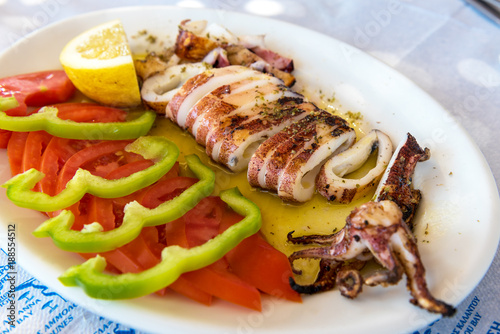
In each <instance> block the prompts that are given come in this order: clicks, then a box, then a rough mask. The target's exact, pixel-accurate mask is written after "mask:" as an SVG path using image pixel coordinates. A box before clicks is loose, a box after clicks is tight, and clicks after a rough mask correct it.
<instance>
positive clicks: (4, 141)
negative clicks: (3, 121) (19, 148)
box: [0, 129, 12, 148]
mask: <svg viewBox="0 0 500 334" xmlns="http://www.w3.org/2000/svg"><path fill="white" fill-rule="evenodd" d="M11 135H12V131H7V130H2V129H0V148H7V145H8V144H9V140H10V136H11Z"/></svg>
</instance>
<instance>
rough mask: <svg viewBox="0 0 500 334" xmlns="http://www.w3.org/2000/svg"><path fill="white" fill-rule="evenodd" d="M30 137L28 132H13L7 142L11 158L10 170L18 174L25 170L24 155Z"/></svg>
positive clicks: (13, 173) (8, 154) (8, 153)
mask: <svg viewBox="0 0 500 334" xmlns="http://www.w3.org/2000/svg"><path fill="white" fill-rule="evenodd" d="M27 139H28V133H27V132H12V135H11V137H10V139H9V143H8V144H7V156H8V158H9V165H10V172H11V173H12V175H16V174H19V173H22V172H23V156H24V149H25V147H26V140H27Z"/></svg>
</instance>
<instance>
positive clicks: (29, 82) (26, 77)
mask: <svg viewBox="0 0 500 334" xmlns="http://www.w3.org/2000/svg"><path fill="white" fill-rule="evenodd" d="M75 91H76V88H75V86H74V85H73V84H72V83H71V81H70V80H69V78H68V76H67V75H66V73H65V72H64V71H62V70H53V71H43V72H35V73H28V74H21V75H16V76H12V77H7V78H3V79H0V96H3V97H8V96H14V97H15V98H16V99H17V101H18V102H19V106H18V107H17V108H14V109H10V110H8V111H6V113H7V114H8V115H10V116H25V115H27V113H28V111H27V107H28V106H31V107H41V106H45V105H48V104H53V103H61V102H65V101H67V100H68V99H70V98H71V97H72V96H73V95H74V93H75Z"/></svg>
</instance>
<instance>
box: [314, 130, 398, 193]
mask: <svg viewBox="0 0 500 334" xmlns="http://www.w3.org/2000/svg"><path fill="white" fill-rule="evenodd" d="M375 150H378V152H377V162H376V164H375V167H373V168H372V169H371V170H370V171H369V172H368V173H367V174H366V175H364V176H363V177H361V178H359V179H354V178H345V177H344V176H345V175H347V174H349V173H351V172H353V171H355V170H357V169H359V168H360V167H361V166H362V165H363V164H364V163H365V162H366V160H367V159H368V158H369V156H370V154H371V153H372V152H373V151H375ZM391 157H392V142H391V140H390V139H389V137H388V136H387V135H386V134H384V133H383V132H382V131H380V130H372V131H371V132H370V133H368V134H367V135H366V136H364V137H363V138H361V139H360V140H359V141H358V142H357V143H356V144H355V145H353V146H352V147H351V148H349V149H348V150H345V151H344V152H342V153H340V154H337V155H335V156H334V157H333V158H331V159H330V160H328V161H327V162H326V163H325V164H324V165H323V167H322V168H321V171H320V173H319V175H318V180H317V182H316V186H317V188H318V192H319V193H320V194H321V195H323V196H325V197H326V198H327V199H329V200H330V201H334V200H336V201H338V202H340V203H350V202H351V201H353V200H354V199H357V198H359V197H361V196H362V195H364V194H366V192H367V191H368V190H369V189H371V188H372V187H373V186H374V185H376V184H377V183H378V181H379V180H380V177H381V176H382V174H383V173H384V171H385V170H386V168H387V166H388V165H389V161H390V159H391Z"/></svg>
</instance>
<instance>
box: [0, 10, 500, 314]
mask: <svg viewBox="0 0 500 334" xmlns="http://www.w3.org/2000/svg"><path fill="white" fill-rule="evenodd" d="M152 8H161V9H173V10H176V11H177V10H180V11H199V12H207V11H208V12H222V13H225V14H226V15H237V16H245V17H247V18H248V19H255V18H258V19H261V20H264V21H268V22H274V23H275V24H286V25H290V26H295V27H296V28H298V29H302V30H306V31H308V32H312V33H314V34H319V35H322V36H324V37H325V38H328V39H332V40H335V41H336V42H337V43H342V44H345V45H348V44H347V43H345V42H342V41H340V40H338V39H336V38H334V37H331V36H328V35H326V34H323V33H321V32H318V31H314V30H310V29H307V28H304V27H302V26H299V25H296V24H294V23H290V22H286V21H281V20H277V19H272V18H268V17H260V16H255V15H251V14H247V13H241V12H235V11H229V10H225V9H213V8H202V9H199V8H196V9H192V8H181V7H175V6H164V5H152V6H124V7H118V8H107V9H101V10H97V11H91V12H86V13H83V14H79V15H75V16H72V17H68V18H65V19H62V20H59V21H56V22H54V23H52V24H49V25H47V26H45V27H43V28H41V29H38V30H35V31H33V32H31V33H30V34H28V35H26V36H25V37H23V38H22V39H21V40H19V41H17V42H15V43H13V44H12V45H11V46H10V47H7V49H5V50H3V51H2V53H1V54H0V59H2V58H4V57H6V55H8V53H9V50H11V49H13V48H15V47H17V46H18V45H20V44H22V43H23V42H24V41H25V39H28V38H32V37H33V36H36V35H38V34H41V33H42V34H43V33H44V31H46V30H49V29H53V28H54V27H56V26H58V25H64V24H70V23H71V21H72V20H75V19H83V18H85V17H95V16H99V15H104V14H105V13H115V12H128V11H132V10H144V9H152ZM349 47H352V48H353V49H356V50H359V49H357V48H355V47H354V46H351V45H349ZM359 52H361V53H362V54H363V55H364V56H368V57H369V58H371V59H372V61H375V62H377V63H379V65H381V66H383V67H385V70H388V71H390V72H391V74H392V75H394V76H396V77H398V78H397V79H398V80H405V81H407V83H408V84H410V85H412V86H413V87H415V88H416V89H417V91H418V92H419V93H421V94H422V95H423V96H425V97H426V98H427V99H428V100H429V101H431V102H432V103H434V104H435V105H436V106H437V107H439V108H440V109H441V110H442V111H444V112H445V113H446V114H448V115H451V114H450V113H449V111H447V110H446V109H445V108H444V107H443V106H442V105H441V104H440V103H439V102H438V101H436V100H435V99H434V98H433V97H432V96H431V95H430V94H428V93H427V92H426V91H424V90H423V89H422V88H420V87H419V86H418V85H417V84H416V83H415V82H413V81H412V80H411V79H409V78H408V77H406V76H405V75H403V74H402V73H400V72H398V71H397V70H395V69H394V68H392V67H390V66H389V65H387V64H385V63H384V62H382V61H381V60H379V59H377V58H376V57H374V56H372V55H370V54H368V53H366V52H363V51H361V50H359ZM456 125H457V127H458V131H459V132H460V133H461V134H462V135H463V136H465V137H466V139H467V141H468V142H469V143H470V144H471V145H472V146H473V148H474V149H475V152H476V153H479V154H480V156H481V157H482V162H483V164H484V166H485V167H486V168H487V169H488V171H489V172H490V173H489V174H488V177H489V178H490V179H491V181H492V182H493V185H495V186H494V188H495V189H496V198H494V199H493V200H496V202H497V203H498V202H499V199H498V190H497V188H496V183H495V180H494V177H493V174H492V173H491V168H490V167H489V165H488V164H487V162H486V159H485V158H484V156H483V154H482V152H481V150H480V149H479V147H478V146H477V144H476V143H475V142H474V141H473V140H472V138H471V136H470V135H469V134H468V132H467V131H465V129H464V128H463V126H461V125H460V124H458V123H456ZM497 211H498V210H497ZM499 231H500V229H499ZM498 241H499V242H500V232H499V238H498ZM497 247H498V242H497ZM494 257H495V252H493V254H492V255H491V259H490V261H489V264H488V266H486V268H485V269H484V272H483V273H481V274H480V275H479V276H480V278H479V279H478V281H477V282H475V284H474V288H475V287H476V286H477V284H478V283H479V282H480V281H481V280H482V278H483V277H484V275H485V274H486V272H487V270H488V268H489V267H490V266H491V262H492V261H493V259H494ZM23 268H25V270H27V271H28V272H30V270H29V269H27V268H26V266H23ZM35 277H36V276H35ZM474 288H472V289H471V290H470V291H469V292H468V293H467V294H465V295H464V296H463V298H462V299H461V300H460V302H461V301H463V299H465V298H466V297H467V296H468V295H469V294H470V292H471V291H472V290H473V289H474ZM56 291H57V290H56ZM69 299H71V298H69ZM77 304H78V302H77ZM436 318H437V316H436V317H433V320H435V319H436ZM433 320H432V321H433ZM432 321H431V322H432Z"/></svg>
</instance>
